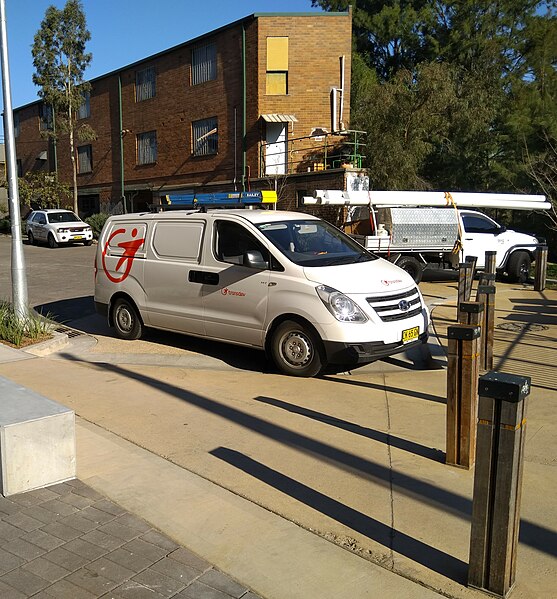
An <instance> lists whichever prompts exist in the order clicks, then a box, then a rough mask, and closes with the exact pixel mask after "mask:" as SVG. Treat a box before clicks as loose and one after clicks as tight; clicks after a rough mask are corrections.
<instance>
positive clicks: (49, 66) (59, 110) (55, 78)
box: [32, 0, 95, 213]
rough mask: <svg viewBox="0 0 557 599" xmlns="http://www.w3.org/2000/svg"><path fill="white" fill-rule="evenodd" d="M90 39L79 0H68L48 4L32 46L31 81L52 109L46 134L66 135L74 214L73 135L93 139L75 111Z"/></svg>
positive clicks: (83, 87) (83, 86)
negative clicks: (51, 120)
mask: <svg viewBox="0 0 557 599" xmlns="http://www.w3.org/2000/svg"><path fill="white" fill-rule="evenodd" d="M90 39H91V34H90V33H89V31H88V30H87V23H86V18H85V13H84V10H83V6H82V3H81V2H80V0H68V1H67V2H66V4H65V6H64V7H63V8H62V9H57V8H56V7H55V6H49V7H48V8H47V9H46V12H45V16H44V19H43V21H42V22H41V26H40V29H39V30H38V31H37V33H36V34H35V39H34V43H33V47H32V54H33V65H34V67H35V73H34V74H33V83H35V85H37V86H38V87H39V88H40V90H39V96H40V97H41V98H42V100H43V101H44V103H45V105H46V106H47V107H49V108H50V109H51V110H52V114H53V116H54V126H51V123H49V128H50V129H51V130H50V131H49V132H48V135H50V136H51V137H53V138H54V139H55V140H56V139H57V138H58V137H59V135H60V133H63V134H67V135H68V142H69V144H68V147H69V151H70V159H71V165H72V178H73V208H74V211H75V212H76V213H77V211H78V205H77V159H76V138H77V139H78V140H87V139H94V138H95V134H94V131H93V130H92V129H91V128H90V127H89V126H88V125H81V126H78V123H77V118H76V117H77V112H78V110H79V107H80V106H81V105H82V104H83V102H84V99H85V96H86V94H87V93H88V92H89V90H90V84H89V83H88V82H87V81H85V80H84V73H85V70H86V69H87V67H88V66H89V64H90V62H91V59H92V55H91V53H89V52H86V44H87V42H88V41H89V40H90Z"/></svg>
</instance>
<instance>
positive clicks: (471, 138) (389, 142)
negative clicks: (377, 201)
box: [312, 0, 557, 228]
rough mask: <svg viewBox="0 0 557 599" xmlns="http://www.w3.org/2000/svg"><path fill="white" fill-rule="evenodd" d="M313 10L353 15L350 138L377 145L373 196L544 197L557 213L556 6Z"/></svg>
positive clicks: (424, 4) (391, 4) (373, 4)
mask: <svg viewBox="0 0 557 599" xmlns="http://www.w3.org/2000/svg"><path fill="white" fill-rule="evenodd" d="M312 5H313V6H320V7H321V8H323V9H324V10H329V11H344V10H347V9H348V7H349V5H351V6H352V15H353V39H354V45H353V48H354V51H353V58H352V64H353V71H352V88H351V123H350V128H354V129H355V128H357V129H361V130H364V131H366V132H367V134H368V137H367V147H366V154H367V155H368V158H367V160H368V162H367V164H366V166H367V167H368V168H369V169H370V179H371V184H372V186H373V187H374V188H384V189H402V188H412V189H428V188H434V189H452V190H459V189H464V190H468V191H489V190H493V191H500V192H526V193H544V194H546V195H547V196H548V197H549V198H551V199H552V201H553V202H554V206H556V207H557V198H556V195H557V190H556V184H557V183H556V177H557V154H556V152H555V148H557V69H556V65H557V18H556V14H555V10H556V6H557V4H556V2H555V1H554V0H501V1H500V2H496V3H493V2H492V1H491V0H474V1H473V2H472V1H471V0H446V1H445V2H438V1H437V0H435V1H433V0H419V1H418V2H411V3H402V2H400V1H399V0H358V2H356V1H355V0H312ZM551 218H552V220H549V221H548V222H549V225H550V226H551V227H553V228H556V226H557V211H555V210H554V211H553V214H552V216H551Z"/></svg>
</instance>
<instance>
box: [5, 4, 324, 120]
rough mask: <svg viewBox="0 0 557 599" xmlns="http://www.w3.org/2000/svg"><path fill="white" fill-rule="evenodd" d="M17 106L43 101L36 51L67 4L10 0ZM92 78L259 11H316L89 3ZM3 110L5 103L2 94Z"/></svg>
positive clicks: (89, 76)
mask: <svg viewBox="0 0 557 599" xmlns="http://www.w3.org/2000/svg"><path fill="white" fill-rule="evenodd" d="M5 4H6V25H7V30H8V50H9V61H10V79H11V88H12V106H13V107H14V108H17V107H18V106H23V105H24V104H28V103H29V102H33V101H34V100H36V99H37V97H38V96H37V90H38V88H37V87H36V86H35V85H33V81H32V76H33V71H34V69H33V59H32V57H31V46H32V44H33V38H34V36H35V33H36V32H37V30H38V29H39V27H40V24H41V21H42V20H43V18H44V14H45V11H46V9H47V7H48V6H50V5H51V4H54V6H56V7H58V8H62V7H63V6H64V4H65V0H5ZM83 7H84V9H85V15H86V18H87V27H88V29H89V31H90V32H91V41H90V42H89V45H88V51H89V52H92V54H93V60H92V62H91V66H90V67H89V69H88V70H87V71H86V78H87V79H92V78H94V77H98V76H99V75H102V74H104V73H107V72H109V71H112V70H115V69H117V68H119V67H121V66H124V65H126V64H129V63H131V62H134V61H136V60H139V59H141V58H145V57H146V56H149V55H151V54H155V53H157V52H160V51H161V50H164V49H166V48H170V47H171V46H175V45H176V44H180V43H182V42H185V41H187V40H189V39H192V38H194V37H197V36H198V35H201V34H203V33H207V32H208V31H211V30H213V29H217V28H218V27H222V26H223V25H226V24H228V23H231V22H232V21H236V20H238V19H241V18H242V17H245V16H247V15H250V14H253V13H254V12H314V11H317V10H319V9H316V8H312V6H311V0H281V1H280V2H276V1H275V2H273V1H271V0H236V1H235V0H202V1H201V2H197V1H195V0H155V1H152V0H151V1H149V2H148V1H147V0H84V1H83ZM0 107H1V108H2V110H3V98H2V96H1V94H0Z"/></svg>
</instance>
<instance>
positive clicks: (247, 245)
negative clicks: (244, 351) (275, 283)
mask: <svg viewBox="0 0 557 599" xmlns="http://www.w3.org/2000/svg"><path fill="white" fill-rule="evenodd" d="M248 256H251V257H252V258H255V259H259V260H260V261H262V262H260V264H259V266H256V265H255V264H254V262H253V260H252V262H251V264H250V265H248V264H247V259H248ZM269 260H270V254H269V251H268V250H267V248H266V247H265V246H264V245H263V243H262V242H260V241H259V240H258V239H257V238H256V237H255V235H254V234H253V233H252V232H251V231H249V230H248V229H247V228H246V227H245V226H244V225H243V224H241V223H238V222H234V221H232V220H225V219H222V220H221V219H216V220H215V223H214V225H213V240H212V244H211V248H208V247H206V253H205V259H204V264H203V273H204V274H203V276H204V277H205V281H204V284H203V307H204V319H205V327H206V333H207V336H208V337H213V338H215V339H222V340H226V341H234V342H236V343H242V344H246V345H254V346H257V347H262V345H263V333H264V330H265V324H266V318H267V306H268V293H269V279H270V274H271V271H270V270H269ZM263 262H265V264H263Z"/></svg>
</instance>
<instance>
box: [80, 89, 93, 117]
mask: <svg viewBox="0 0 557 599" xmlns="http://www.w3.org/2000/svg"><path fill="white" fill-rule="evenodd" d="M90 116H91V94H90V93H89V92H85V93H84V94H83V102H82V103H81V105H80V107H79V108H78V109H77V118H78V119H88V118H89V117H90Z"/></svg>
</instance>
